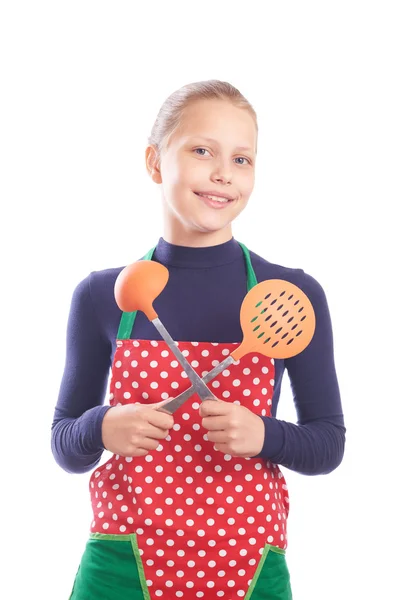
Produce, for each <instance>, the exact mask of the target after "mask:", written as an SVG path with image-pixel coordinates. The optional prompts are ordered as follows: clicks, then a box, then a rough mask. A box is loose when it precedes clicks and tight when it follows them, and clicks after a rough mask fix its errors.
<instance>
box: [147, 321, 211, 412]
mask: <svg viewBox="0 0 399 600" xmlns="http://www.w3.org/2000/svg"><path fill="white" fill-rule="evenodd" d="M152 323H154V325H155V327H156V328H157V330H158V332H159V333H160V335H161V336H162V338H163V339H164V340H165V342H166V343H167V345H168V346H169V348H170V349H171V350H172V352H173V354H174V355H175V357H176V358H177V360H178V361H179V363H180V365H181V366H182V367H183V369H184V370H185V372H186V373H187V375H188V377H189V379H190V381H191V383H192V384H193V388H194V393H197V394H198V396H199V397H200V398H201V400H208V399H209V400H217V398H216V396H215V395H214V394H213V393H212V392H211V390H210V389H209V388H208V387H207V386H206V385H205V383H204V382H203V381H202V379H201V377H200V376H199V375H198V373H196V372H195V371H194V369H193V368H192V366H191V365H190V363H189V362H188V360H187V359H186V357H185V356H184V355H183V354H182V353H181V351H180V349H179V348H178V347H177V345H176V342H175V341H174V340H173V338H171V336H170V335H169V333H168V331H167V330H166V328H165V327H164V326H163V324H162V323H161V321H160V320H159V319H158V318H156V319H154V320H153V321H152Z"/></svg>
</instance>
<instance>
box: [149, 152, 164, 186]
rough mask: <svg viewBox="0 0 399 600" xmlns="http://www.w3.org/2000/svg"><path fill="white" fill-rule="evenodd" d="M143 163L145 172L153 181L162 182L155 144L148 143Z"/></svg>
mask: <svg viewBox="0 0 399 600" xmlns="http://www.w3.org/2000/svg"><path fill="white" fill-rule="evenodd" d="M145 164H146V167H147V172H148V174H149V176H150V177H151V179H152V180H153V181H154V183H162V176H161V170H160V164H159V158H158V152H157V150H156V148H155V146H152V145H150V146H148V147H147V148H146V151H145Z"/></svg>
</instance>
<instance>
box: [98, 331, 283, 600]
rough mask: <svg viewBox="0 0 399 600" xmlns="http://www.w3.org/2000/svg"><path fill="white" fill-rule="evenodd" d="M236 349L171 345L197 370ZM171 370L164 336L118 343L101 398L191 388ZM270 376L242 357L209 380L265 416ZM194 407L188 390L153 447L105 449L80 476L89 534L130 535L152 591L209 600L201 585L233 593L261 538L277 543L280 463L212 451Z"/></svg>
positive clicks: (119, 399) (265, 366) (227, 397)
mask: <svg viewBox="0 0 399 600" xmlns="http://www.w3.org/2000/svg"><path fill="white" fill-rule="evenodd" d="M236 347H237V344H217V343H203V342H201V343H197V342H179V348H180V349H181V350H182V352H183V353H184V355H185V356H186V357H187V359H188V360H189V361H190V363H191V364H192V365H193V367H194V368H196V369H197V370H198V372H200V373H204V372H209V371H211V370H212V369H213V367H214V366H215V364H217V362H221V361H222V360H223V359H224V358H225V356H227V355H228V354H230V352H232V350H234V348H236ZM177 367H178V364H176V361H175V359H174V356H173V355H172V353H171V352H170V351H169V350H168V349H167V346H166V344H165V343H164V342H161V341H160V342H158V344H157V346H154V342H151V341H147V340H118V341H117V350H116V353H115V357H114V363H113V369H112V376H111V380H110V395H109V399H110V404H111V405H112V406H115V405H117V404H129V403H134V402H140V403H141V404H145V403H153V402H157V401H161V400H163V399H166V398H168V397H171V398H173V397H174V396H176V395H177V394H178V393H180V392H182V391H184V390H185V389H187V388H188V387H190V385H191V384H190V381H189V380H188V379H187V377H186V376H185V373H182V372H181V369H180V370H179V369H178V368H177ZM273 377H274V361H272V360H270V359H268V358H266V357H263V356H261V355H253V354H252V355H247V356H245V357H244V358H243V359H241V360H240V361H238V363H236V364H235V365H233V366H231V367H229V369H228V370H225V371H223V373H221V374H220V375H219V376H218V377H217V378H215V380H214V381H213V386H212V387H213V389H214V390H215V393H216V394H217V396H218V397H220V398H221V399H223V400H224V401H230V402H236V403H238V404H242V405H244V406H246V407H247V408H249V409H250V410H251V411H252V412H254V413H256V414H258V415H264V416H270V415H271V404H272V394H273V385H274V380H273ZM215 384H216V385H215ZM199 406H200V401H199V399H198V396H196V395H193V396H192V397H191V398H190V399H189V400H187V401H186V403H185V404H184V406H183V407H182V408H181V409H179V410H178V411H177V412H176V413H175V414H174V415H173V416H174V421H175V424H174V427H173V430H171V432H170V435H169V436H168V437H167V438H166V439H165V440H162V441H161V443H160V444H159V445H158V448H157V449H156V450H155V451H153V452H150V453H148V454H147V455H146V456H143V457H133V458H129V457H122V456H118V455H114V456H112V457H111V459H110V460H108V461H107V462H106V463H105V464H103V465H101V466H100V467H99V468H98V469H96V470H95V471H94V472H93V474H92V476H91V478H90V493H91V501H92V508H93V515H94V516H93V521H92V525H91V531H92V532H99V533H107V534H113V535H115V534H126V533H133V532H135V533H136V534H137V540H138V544H139V549H140V554H141V559H142V561H143V566H144V572H145V577H146V580H147V585H148V588H149V591H150V595H151V597H154V598H158V597H161V596H163V597H164V598H167V599H170V598H184V599H186V600H191V599H194V598H201V597H205V598H206V597H208V598H209V593H210V590H212V594H213V596H214V597H215V598H216V597H217V598H218V597H224V598H225V600H227V599H229V600H230V599H231V600H232V599H233V598H234V599H235V598H243V597H244V596H245V594H246V592H247V590H248V587H249V586H250V583H251V580H252V577H253V576H254V574H255V571H256V568H257V565H258V563H259V560H260V558H261V554H262V551H263V548H264V546H265V544H271V545H273V546H278V547H279V548H283V549H285V548H286V545H287V535H286V520H287V516H288V511H289V498H288V491H287V486H286V482H285V480H284V477H283V474H282V473H281V471H280V469H279V468H278V466H277V465H274V464H272V463H270V462H266V461H264V460H263V459H257V458H249V459H246V458H240V457H233V456H230V455H224V454H223V453H221V452H218V451H216V450H215V449H214V447H213V444H212V443H211V442H209V441H208V439H207V435H206V430H204V428H203V427H202V419H201V417H200V415H199V412H198V411H199ZM207 594H208V596H207ZM213 596H212V597H213Z"/></svg>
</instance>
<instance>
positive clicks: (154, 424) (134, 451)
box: [101, 400, 174, 456]
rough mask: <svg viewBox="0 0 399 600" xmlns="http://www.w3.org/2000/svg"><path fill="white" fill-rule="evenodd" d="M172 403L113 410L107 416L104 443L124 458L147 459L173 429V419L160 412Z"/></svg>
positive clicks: (114, 407)
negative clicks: (139, 457)
mask: <svg viewBox="0 0 399 600" xmlns="http://www.w3.org/2000/svg"><path fill="white" fill-rule="evenodd" d="M166 402H168V400H164V401H163V402H156V403H154V404H139V403H136V404H125V405H124V406H113V407H112V408H110V409H109V410H107V412H106V413H105V415H104V419H103V422H102V429H101V431H102V439H103V445H104V448H105V449H106V450H109V451H110V452H112V453H113V454H120V455H121V456H145V455H146V454H148V452H149V451H150V450H156V449H157V447H158V445H159V440H164V439H165V438H166V437H167V435H168V434H169V429H171V428H172V427H173V423H174V421H173V417H172V415H168V414H166V413H163V412H159V411H158V410H157V409H158V408H160V407H161V406H163V404H165V403H166Z"/></svg>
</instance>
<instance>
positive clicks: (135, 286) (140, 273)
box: [114, 260, 169, 321]
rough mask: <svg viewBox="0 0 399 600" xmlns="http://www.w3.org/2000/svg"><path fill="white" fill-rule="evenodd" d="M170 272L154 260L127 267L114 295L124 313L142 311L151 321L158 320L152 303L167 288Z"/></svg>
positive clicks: (121, 274) (120, 274)
mask: <svg viewBox="0 0 399 600" xmlns="http://www.w3.org/2000/svg"><path fill="white" fill-rule="evenodd" d="M168 279H169V271H168V269H167V268H166V267H164V266H163V265H161V264H159V263H157V262H154V261H152V260H139V261H137V262H135V263H132V264H131V265H128V266H127V267H125V268H124V269H123V270H122V271H121V272H120V273H119V275H118V277H117V279H116V281H115V288H114V295H115V300H116V303H117V305H118V306H119V308H120V309H121V310H122V311H123V312H134V311H135V310H141V311H142V312H143V313H144V314H145V315H146V316H147V317H148V319H149V320H150V321H153V320H154V319H156V318H157V316H158V315H157V313H156V312H155V310H154V308H153V306H152V303H153V302H154V300H155V299H156V298H157V297H158V296H159V294H160V293H161V292H162V290H163V289H164V288H165V286H166V284H167V282H168Z"/></svg>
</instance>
